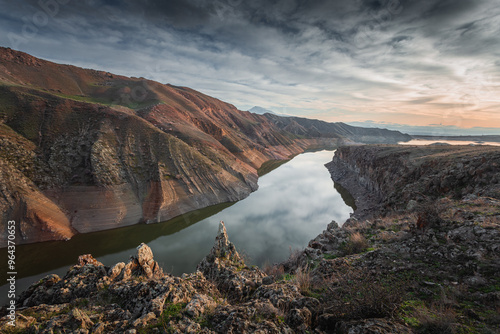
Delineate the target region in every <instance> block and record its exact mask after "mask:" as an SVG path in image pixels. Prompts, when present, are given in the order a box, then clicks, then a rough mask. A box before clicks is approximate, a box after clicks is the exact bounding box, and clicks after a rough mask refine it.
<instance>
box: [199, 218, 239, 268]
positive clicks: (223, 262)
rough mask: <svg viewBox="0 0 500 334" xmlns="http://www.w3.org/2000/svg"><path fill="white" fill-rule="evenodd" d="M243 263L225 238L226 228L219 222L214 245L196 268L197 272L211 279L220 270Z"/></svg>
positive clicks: (231, 244)
mask: <svg viewBox="0 0 500 334" xmlns="http://www.w3.org/2000/svg"><path fill="white" fill-rule="evenodd" d="M244 265H245V263H244V262H243V260H242V259H241V257H240V255H239V254H238V252H237V251H236V247H235V246H234V245H233V243H232V242H231V241H229V238H228V236H227V231H226V226H225V225H224V222H223V221H221V222H220V224H219V231H218V233H217V237H215V245H214V247H213V248H212V250H211V251H210V254H208V255H207V256H206V257H205V258H204V259H203V260H202V261H201V262H200V264H198V266H197V268H196V269H197V270H199V271H201V272H203V273H204V274H205V275H206V276H210V277H213V276H214V275H216V274H217V272H219V271H220V269H222V268H226V267H231V266H236V267H237V266H244Z"/></svg>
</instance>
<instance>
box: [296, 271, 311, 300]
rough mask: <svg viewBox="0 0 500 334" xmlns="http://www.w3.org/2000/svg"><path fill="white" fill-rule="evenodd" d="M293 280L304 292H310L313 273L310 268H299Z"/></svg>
mask: <svg viewBox="0 0 500 334" xmlns="http://www.w3.org/2000/svg"><path fill="white" fill-rule="evenodd" d="M293 282H294V283H295V285H297V287H298V288H299V290H300V292H301V293H302V294H308V293H309V292H310V290H311V273H310V272H309V270H308V268H307V267H306V268H303V267H299V268H297V270H296V271H295V277H294V279H293Z"/></svg>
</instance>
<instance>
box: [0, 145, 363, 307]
mask: <svg viewBox="0 0 500 334" xmlns="http://www.w3.org/2000/svg"><path fill="white" fill-rule="evenodd" d="M333 154H334V152H333V151H321V152H309V153H303V154H301V155H298V156H296V157H295V158H294V159H292V160H291V161H289V162H287V163H285V164H283V165H281V166H280V167H278V168H276V169H274V170H272V171H271V172H269V173H268V174H266V175H264V176H262V177H260V178H259V189H258V190H257V191H256V192H254V193H252V194H250V196H249V197H247V198H246V199H244V200H242V201H239V202H237V203H234V204H220V205H216V206H213V207H210V208H206V209H202V210H197V211H194V212H191V213H188V214H185V215H183V216H180V217H177V218H175V219H172V220H170V221H167V222H163V223H158V224H150V225H146V224H141V225H134V226H130V227H125V228H120V229H116V230H109V231H103V232H95V233H88V234H80V235H77V236H75V237H74V238H72V239H71V240H69V241H54V242H45V243H36V244H29V245H20V246H17V249H16V269H17V273H18V275H17V289H16V290H17V293H20V292H21V291H23V290H24V289H26V288H27V287H28V286H29V285H31V284H32V283H34V282H35V281H37V280H39V279H40V278H42V277H44V276H46V275H48V274H52V273H54V274H58V275H59V276H61V277H62V276H64V274H65V273H66V272H67V270H68V269H69V267H70V266H72V265H73V264H75V263H76V261H77V259H78V256H79V255H82V254H92V255H93V256H94V257H95V258H97V259H98V260H99V261H101V262H102V263H104V264H105V265H108V266H109V265H113V264H115V263H118V262H127V261H128V259H129V257H130V256H131V255H135V254H136V247H137V246H138V245H139V244H140V243H142V242H144V243H147V244H148V245H149V246H150V247H151V249H152V250H153V254H154V258H155V260H156V261H158V263H159V264H160V265H161V266H162V268H163V269H164V271H165V272H168V273H171V274H175V275H180V274H182V273H184V272H193V271H194V270H195V268H196V265H197V264H198V263H199V262H200V261H201V259H202V258H203V257H204V256H205V255H207V254H208V253H209V251H210V249H211V248H212V246H213V244H214V240H215V236H216V233H217V229H218V223H219V221H221V220H223V221H224V222H225V224H226V228H227V231H228V235H229V239H230V240H231V241H232V242H233V243H234V244H235V246H236V248H237V249H238V251H239V252H240V253H241V254H243V255H244V257H245V259H246V262H247V264H249V265H253V264H255V265H258V266H262V265H265V264H266V263H270V264H272V263H276V262H280V261H283V260H285V259H286V258H287V257H288V256H289V254H290V250H294V249H299V248H304V247H305V246H307V243H308V242H309V240H311V239H313V238H314V237H315V236H317V235H318V234H319V233H321V232H322V231H323V230H324V229H326V226H327V225H328V223H330V222H331V221H332V220H335V221H337V222H339V223H342V222H344V221H345V220H346V219H347V218H349V215H350V213H352V212H353V207H354V200H353V198H352V197H351V196H350V195H349V194H348V193H347V192H346V191H345V190H344V189H343V188H342V187H340V186H339V185H336V184H334V182H333V181H332V179H331V178H330V174H329V172H328V171H327V169H326V168H325V166H324V164H325V163H327V162H329V161H331V159H332V157H333ZM0 255H1V256H0V258H1V259H4V260H2V263H0V273H1V274H0V275H5V273H6V272H7V268H6V264H7V260H6V259H7V251H6V249H1V250H0ZM1 282H2V283H4V282H6V278H4V277H2V279H1ZM6 302H7V285H2V286H1V287H0V305H4V304H5V303H6Z"/></svg>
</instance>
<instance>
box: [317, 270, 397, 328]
mask: <svg viewBox="0 0 500 334" xmlns="http://www.w3.org/2000/svg"><path fill="white" fill-rule="evenodd" d="M325 283H326V286H325V287H326V292H325V293H324V294H323V306H324V311H325V312H326V313H330V314H332V315H334V316H335V317H336V318H338V319H343V320H351V319H368V318H384V317H392V316H393V315H394V314H395V312H396V310H397V309H398V307H399V305H400V304H401V302H402V300H403V297H404V295H405V292H404V284H402V283H401V282H395V281H393V280H391V279H384V278H381V277H374V276H370V275H369V274H367V273H365V272H362V271H349V272H347V273H344V274H342V275H337V276H336V277H332V278H331V280H330V282H325Z"/></svg>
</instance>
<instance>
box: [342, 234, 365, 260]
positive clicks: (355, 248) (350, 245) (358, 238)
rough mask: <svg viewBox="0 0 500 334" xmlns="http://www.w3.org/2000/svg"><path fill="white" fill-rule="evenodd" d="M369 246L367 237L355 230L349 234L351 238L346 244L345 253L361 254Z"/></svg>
mask: <svg viewBox="0 0 500 334" xmlns="http://www.w3.org/2000/svg"><path fill="white" fill-rule="evenodd" d="M368 247H369V245H368V241H367V240H366V238H365V237H364V236H363V235H362V234H361V233H359V232H353V233H351V235H349V240H348V241H347V243H346V244H345V246H344V248H343V251H344V254H345V255H351V254H359V253H362V252H364V251H365V250H367V249H368Z"/></svg>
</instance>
